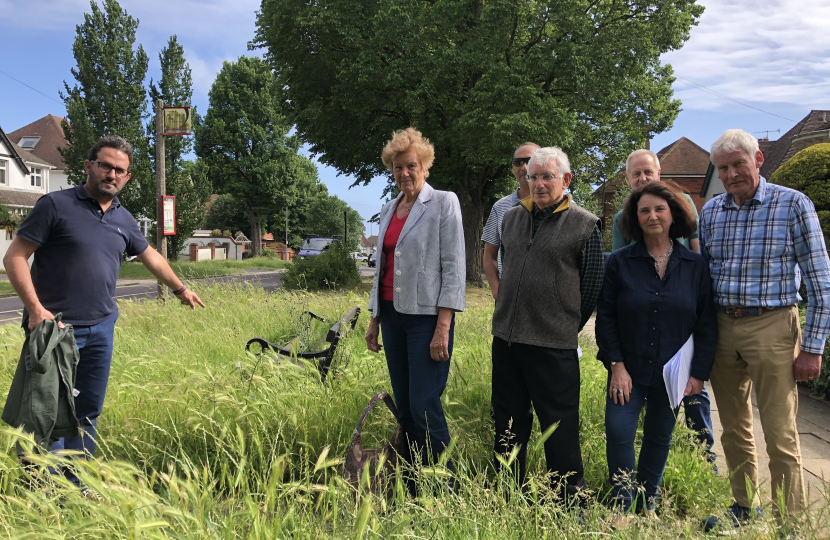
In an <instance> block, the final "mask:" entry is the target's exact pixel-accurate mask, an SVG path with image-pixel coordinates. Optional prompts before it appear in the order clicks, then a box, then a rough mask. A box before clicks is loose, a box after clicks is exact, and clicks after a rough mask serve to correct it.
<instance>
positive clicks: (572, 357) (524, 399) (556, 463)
mask: <svg viewBox="0 0 830 540" xmlns="http://www.w3.org/2000/svg"><path fill="white" fill-rule="evenodd" d="M492 400H493V420H494V422H495V427H496V441H495V444H494V449H495V451H496V453H497V454H502V455H504V454H509V453H510V452H511V451H512V449H513V446H515V445H518V446H519V448H520V450H519V454H518V456H517V461H518V465H519V479H518V480H519V484H520V485H524V482H525V476H526V474H527V464H526V461H527V442H528V440H529V439H530V431H531V429H532V427H533V415H532V414H530V413H529V411H530V407H531V404H532V405H533V410H534V411H536V415H537V416H538V417H539V424H540V425H541V428H542V431H545V430H546V429H548V428H549V427H550V426H551V425H553V424H554V423H556V422H559V426H558V427H557V428H556V430H555V431H554V432H553V434H552V435H551V436H550V437H549V438H548V440H547V441H546V442H545V461H546V463H547V468H548V471H550V472H552V473H554V474H555V478H554V481H555V482H558V481H559V480H561V479H562V478H565V479H566V480H565V481H566V483H567V486H566V490H567V492H568V493H571V494H573V493H575V492H576V491H577V490H578V489H579V488H581V487H583V486H584V485H585V480H584V479H583V475H584V471H583V467H582V452H581V450H580V447H579V360H578V358H577V354H576V350H575V349H551V348H547V347H537V346H534V345H524V344H521V343H512V344H511V345H508V344H507V342H506V341H504V340H503V339H500V338H497V337H494V338H493V398H492ZM496 467H497V469H498V468H499V462H498V460H496Z"/></svg>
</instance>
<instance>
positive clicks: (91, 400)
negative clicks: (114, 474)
mask: <svg viewBox="0 0 830 540" xmlns="http://www.w3.org/2000/svg"><path fill="white" fill-rule="evenodd" d="M117 319H118V313H116V314H114V315H113V316H112V317H110V318H109V319H107V320H105V321H102V322H100V323H98V324H96V325H94V326H76V327H75V328H74V334H75V343H76V344H77V346H78V352H79V353H80V356H81V358H80V361H79V362H78V370H77V374H76V376H75V391H76V392H75V393H76V394H77V395H76V396H75V416H76V417H77V418H78V420H79V421H80V423H81V428H82V429H83V430H84V434H83V435H82V436H77V437H63V438H60V439H58V440H57V441H55V442H54V443H53V444H52V452H56V451H58V450H77V451H78V452H83V453H85V454H88V455H89V456H94V455H95V437H96V434H97V425H98V417H99V416H100V415H101V411H102V410H103V408H104V397H105V396H106V394H107V382H108V381H109V375H110V365H111V363H112V343H113V334H114V332H115V321H116V320H117ZM67 477H69V479H70V480H72V481H74V482H76V483H77V478H75V476H74V475H72V474H70V473H68V471H67Z"/></svg>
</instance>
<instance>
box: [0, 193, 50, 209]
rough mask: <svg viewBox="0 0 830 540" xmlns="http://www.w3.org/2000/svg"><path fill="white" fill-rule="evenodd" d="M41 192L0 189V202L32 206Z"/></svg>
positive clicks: (40, 195)
mask: <svg viewBox="0 0 830 540" xmlns="http://www.w3.org/2000/svg"><path fill="white" fill-rule="evenodd" d="M41 197H43V193H30V192H27V191H15V190H12V189H0V202H2V203H3V204H5V205H7V206H24V207H26V208H32V207H33V206H34V205H35V203H36V202H37V200H38V199H40V198H41Z"/></svg>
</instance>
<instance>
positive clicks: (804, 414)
mask: <svg viewBox="0 0 830 540" xmlns="http://www.w3.org/2000/svg"><path fill="white" fill-rule="evenodd" d="M595 330H596V327H595V321H594V317H591V320H590V321H588V323H587V324H586V325H585V328H584V329H583V330H582V332H583V334H586V335H589V336H590V337H591V338H592V339H594V338H595V336H596V333H595ZM826 361H828V359H825V362H826ZM707 386H708V384H707ZM708 389H709V396H710V397H711V399H712V427H713V431H714V433H715V446H714V451H715V453H716V454H717V455H718V462H717V465H718V469H719V470H721V471H726V470H727V469H726V460H725V459H724V455H723V446H722V445H721V434H722V433H723V426H722V425H721V421H720V415H719V414H718V405H717V401H716V400H715V396H714V393H713V392H712V391H711V387H709V388H708ZM752 413H753V416H754V423H753V424H754V431H755V446H756V451H757V452H758V473H759V475H760V477H761V484H762V485H761V489H762V490H763V491H765V492H766V498H767V499H769V488H770V474H769V454H768V453H767V445H766V442H765V441H764V431H763V429H762V428H761V416H760V414H759V412H758V405H757V399H756V397H755V391H754V390H753V392H752ZM796 423H797V425H798V435H799V438H800V439H801V457H802V465H803V468H804V484H805V490H806V491H807V501H808V503H809V504H811V505H813V504H814V505H817V506H820V505H822V503H824V504H826V503H827V502H828V501H830V402H827V401H823V400H820V399H816V398H814V397H812V396H810V393H809V392H808V391H807V390H806V389H805V388H803V387H801V386H799V388H798V418H797V419H796Z"/></svg>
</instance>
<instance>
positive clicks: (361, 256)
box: [349, 251, 368, 262]
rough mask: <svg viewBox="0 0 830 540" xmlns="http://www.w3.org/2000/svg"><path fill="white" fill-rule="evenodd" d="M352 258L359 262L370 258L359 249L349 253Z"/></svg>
mask: <svg viewBox="0 0 830 540" xmlns="http://www.w3.org/2000/svg"><path fill="white" fill-rule="evenodd" d="M349 256H351V258H352V259H354V260H356V261H357V262H366V261H367V260H368V259H367V257H366V254H365V253H361V252H359V251H352V252H351V253H349Z"/></svg>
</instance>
